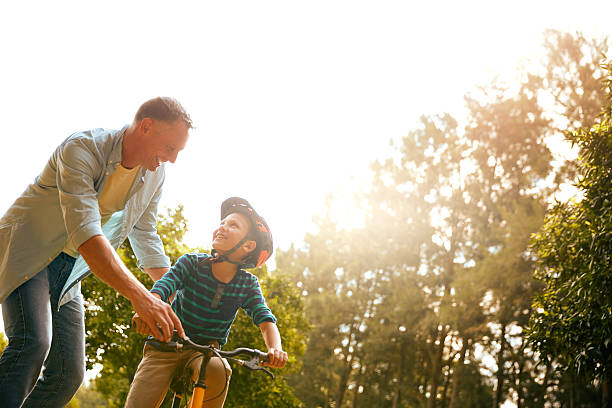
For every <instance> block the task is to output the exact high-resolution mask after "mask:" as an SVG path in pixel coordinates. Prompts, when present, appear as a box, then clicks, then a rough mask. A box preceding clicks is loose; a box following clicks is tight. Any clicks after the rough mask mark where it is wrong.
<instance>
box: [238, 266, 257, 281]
mask: <svg viewBox="0 0 612 408" xmlns="http://www.w3.org/2000/svg"><path fill="white" fill-rule="evenodd" d="M236 278H238V280H241V281H243V282H245V281H246V282H251V283H259V279H258V278H257V276H255V275H253V274H252V273H251V272H247V271H245V270H244V269H238V273H237V274H236Z"/></svg>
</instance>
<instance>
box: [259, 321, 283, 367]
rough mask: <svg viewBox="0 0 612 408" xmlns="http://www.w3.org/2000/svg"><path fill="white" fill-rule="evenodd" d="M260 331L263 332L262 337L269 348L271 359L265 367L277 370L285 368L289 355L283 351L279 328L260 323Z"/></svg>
mask: <svg viewBox="0 0 612 408" xmlns="http://www.w3.org/2000/svg"><path fill="white" fill-rule="evenodd" d="M259 330H261V335H262V336H263V339H264V342H265V343H266V347H267V348H268V357H269V359H270V362H269V363H266V364H264V365H266V366H269V367H275V368H281V367H284V366H285V364H286V363H287V353H286V352H284V351H283V346H282V345H281V337H280V333H279V331H278V327H276V323H273V322H263V323H260V324H259Z"/></svg>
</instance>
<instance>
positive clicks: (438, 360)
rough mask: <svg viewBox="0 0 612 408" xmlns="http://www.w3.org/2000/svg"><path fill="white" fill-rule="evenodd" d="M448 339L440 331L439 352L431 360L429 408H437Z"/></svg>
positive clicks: (433, 345)
mask: <svg viewBox="0 0 612 408" xmlns="http://www.w3.org/2000/svg"><path fill="white" fill-rule="evenodd" d="M445 338H446V333H445V332H443V331H442V330H439V331H438V342H439V343H440V345H439V347H438V349H437V350H434V352H433V353H432V354H434V353H435V355H433V356H432V358H431V371H430V378H431V387H430V388H429V390H430V395H429V399H428V400H427V408H436V396H437V394H438V384H439V381H440V371H441V368H442V355H443V353H444V339H445ZM435 345H436V344H435V342H434V343H433V344H432V347H435Z"/></svg>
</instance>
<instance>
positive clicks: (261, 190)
mask: <svg viewBox="0 0 612 408" xmlns="http://www.w3.org/2000/svg"><path fill="white" fill-rule="evenodd" d="M423 3H424V2H418V3H417V2H408V1H402V2H391V1H377V2H373V1H372V2H364V1H350V2H348V1H347V2H340V1H308V2H294V1H274V2H272V1H263V2H253V1H232V2H216V3H215V4H214V5H213V4H211V3H210V2H181V1H175V2H172V5H171V6H170V5H169V4H170V2H155V1H147V2H144V1H143V2H140V1H129V2H118V1H110V2H108V1H107V2H100V3H96V4H94V3H92V2H83V1H72V2H66V1H56V2H42V1H40V2H4V3H3V5H2V6H0V53H1V54H0V55H1V59H2V63H1V64H0V93H1V95H2V97H1V98H0V115H1V116H0V117H1V118H2V129H3V135H2V139H1V141H2V142H1V143H2V144H1V146H2V152H3V155H2V160H0V174H2V175H3V176H2V193H0V212H4V211H5V210H6V208H8V206H9V205H10V204H11V203H12V202H13V200H14V199H15V198H16V197H17V196H18V195H19V194H20V193H21V191H23V189H24V188H25V186H26V184H27V183H29V182H31V181H32V180H33V179H34V177H35V176H36V175H37V174H38V172H39V171H40V170H41V169H42V167H43V165H44V163H45V161H46V160H47V158H48V157H49V155H50V154H51V152H52V150H53V149H54V148H55V147H56V146H57V144H58V143H60V142H61V141H62V140H63V139H64V138H65V137H66V136H68V135H69V134H70V133H72V132H74V131H77V130H82V129H88V128H91V127H111V128H119V127H121V126H122V125H124V124H125V123H128V122H129V121H131V119H132V117H133V114H134V113H135V110H136V109H137V107H138V106H139V105H140V104H141V103H142V102H144V101H145V100H147V99H149V98H150V97H154V96H157V95H170V96H174V97H176V98H177V99H179V100H180V101H181V102H182V103H183V105H184V106H185V107H186V108H187V110H188V111H189V112H190V114H191V115H192V117H193V119H194V122H195V124H196V125H197V129H196V130H195V131H193V133H192V136H191V139H190V141H189V143H188V146H187V148H186V149H185V151H184V152H182V153H181V154H180V155H179V160H178V161H177V163H176V164H174V165H169V166H168V177H167V181H166V187H165V191H164V196H163V198H162V205H163V206H165V207H175V206H176V205H177V204H178V203H183V204H184V206H185V215H186V217H187V219H188V222H189V227H190V233H189V235H188V243H190V244H193V245H196V244H199V245H203V246H208V245H209V243H210V235H211V232H212V229H213V228H214V227H215V226H216V225H217V222H218V213H219V205H220V203H221V201H222V200H223V199H224V198H226V197H228V196H230V195H239V196H243V197H245V198H247V199H248V200H250V201H251V203H252V204H253V205H254V206H255V208H256V209H257V210H258V211H259V212H260V213H261V214H262V215H263V216H264V217H265V218H266V219H267V220H268V223H269V224H270V226H271V228H272V230H273V232H274V237H275V243H276V244H277V247H280V248H281V249H286V248H288V247H289V245H290V243H292V242H296V243H298V244H299V243H300V242H301V240H302V238H303V237H304V234H305V232H307V231H312V230H313V226H312V217H313V215H315V214H317V213H318V212H319V211H320V210H321V208H322V207H323V201H324V198H325V195H326V194H327V193H328V192H330V191H334V192H337V191H340V192H341V193H342V194H344V195H346V196H350V194H351V192H352V190H354V189H356V188H359V187H360V186H361V185H363V180H365V179H367V176H368V175H369V169H368V164H369V163H370V162H372V161H373V160H375V159H377V158H382V157H385V156H387V155H388V154H389V150H390V148H389V141H390V140H391V139H399V138H401V137H402V136H404V135H405V134H407V132H408V131H409V130H410V129H411V128H412V127H414V125H415V123H416V121H417V119H418V117H419V116H420V115H421V114H424V113H425V114H427V113H439V112H445V111H448V112H450V113H452V114H455V115H461V109H462V106H463V95H464V94H465V93H466V92H469V91H471V90H473V89H474V87H475V86H476V85H478V84H487V83H489V81H490V80H491V78H492V77H493V75H495V74H498V73H501V74H502V75H506V76H511V75H512V72H513V70H514V69H515V68H516V66H517V64H518V63H519V62H520V61H521V60H523V59H525V58H533V57H535V56H537V53H538V48H539V46H540V44H541V33H542V31H543V30H544V29H545V28H557V29H561V30H569V31H575V30H581V31H583V32H585V33H586V34H589V35H598V36H600V35H605V34H609V30H610V28H609V16H610V15H611V13H612V2H610V1H603V0H600V1H584V2H581V3H580V5H578V4H577V3H576V2H575V1H538V2H532V1H514V2H504V3H502V2H499V1H464V2H456V1H431V2H429V3H427V4H423ZM354 214H355V213H354V212H351V211H350V209H348V208H347V209H344V210H343V211H340V212H339V216H343V217H344V218H345V220H344V221H345V222H346V223H349V224H350V219H347V218H348V217H349V216H351V215H354Z"/></svg>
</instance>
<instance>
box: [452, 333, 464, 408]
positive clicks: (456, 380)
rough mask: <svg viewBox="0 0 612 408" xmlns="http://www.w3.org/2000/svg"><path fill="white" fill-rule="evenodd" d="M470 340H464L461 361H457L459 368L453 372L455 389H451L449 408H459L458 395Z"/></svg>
mask: <svg viewBox="0 0 612 408" xmlns="http://www.w3.org/2000/svg"><path fill="white" fill-rule="evenodd" d="M468 344H469V340H467V339H464V340H463V346H462V347H461V354H460V357H459V361H457V367H455V371H454V372H453V388H452V389H451V397H450V403H449V404H448V408H456V406H457V394H458V393H459V382H460V381H461V374H462V372H463V365H464V363H463V362H464V361H465V355H466V353H467V349H468V347H469V345H468Z"/></svg>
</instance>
